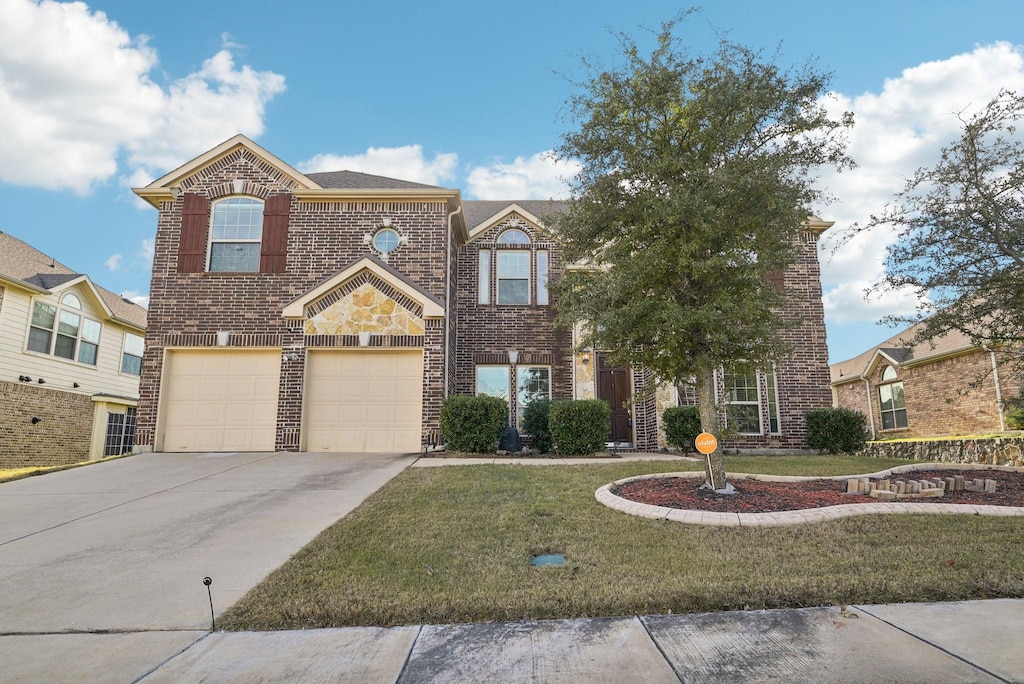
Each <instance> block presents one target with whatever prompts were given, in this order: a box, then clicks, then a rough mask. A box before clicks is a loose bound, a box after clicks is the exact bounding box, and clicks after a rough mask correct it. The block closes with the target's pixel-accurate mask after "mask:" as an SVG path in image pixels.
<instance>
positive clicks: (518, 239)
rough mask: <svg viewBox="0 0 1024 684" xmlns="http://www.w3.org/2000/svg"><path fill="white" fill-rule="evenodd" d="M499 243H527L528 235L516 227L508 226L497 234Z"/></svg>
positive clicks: (528, 241) (528, 242) (528, 240)
mask: <svg viewBox="0 0 1024 684" xmlns="http://www.w3.org/2000/svg"><path fill="white" fill-rule="evenodd" d="M498 244H499V245H528V244H530V236H529V235H527V234H526V233H525V232H523V231H521V230H519V229H518V228H509V229H508V230H506V231H505V232H504V233H502V234H501V235H499V236H498Z"/></svg>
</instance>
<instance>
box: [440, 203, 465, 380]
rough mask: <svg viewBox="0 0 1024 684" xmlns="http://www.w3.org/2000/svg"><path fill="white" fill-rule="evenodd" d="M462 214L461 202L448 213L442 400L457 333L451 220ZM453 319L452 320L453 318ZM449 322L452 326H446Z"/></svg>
mask: <svg viewBox="0 0 1024 684" xmlns="http://www.w3.org/2000/svg"><path fill="white" fill-rule="evenodd" d="M461 212H462V202H459V207H458V209H455V210H454V211H451V212H448V245H447V247H446V253H445V258H446V259H447V261H448V269H447V271H448V272H447V273H446V274H445V281H444V306H445V323H446V325H445V326H444V392H443V393H442V398H443V399H447V398H448V382H449V379H450V377H451V376H449V374H448V372H449V364H450V363H451V361H450V358H451V339H452V335H453V334H455V332H457V331H458V317H457V316H456V312H455V307H454V306H452V271H453V264H452V219H453V218H454V217H455V215H456V214H458V213H461ZM453 317H454V318H453ZM449 321H450V322H451V324H452V325H447V324H448V323H449Z"/></svg>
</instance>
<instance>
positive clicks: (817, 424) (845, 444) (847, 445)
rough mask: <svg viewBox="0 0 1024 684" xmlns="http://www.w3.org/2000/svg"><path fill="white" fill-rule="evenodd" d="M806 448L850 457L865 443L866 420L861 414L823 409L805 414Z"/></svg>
mask: <svg viewBox="0 0 1024 684" xmlns="http://www.w3.org/2000/svg"><path fill="white" fill-rule="evenodd" d="M805 415H806V419H807V446H809V447H811V448H812V449H821V450H823V451H827V452H828V453H830V454H852V453H856V452H858V451H863V450H864V447H865V445H866V444H867V430H868V419H867V416H865V415H864V414H863V413H861V412H860V411H854V410H852V409H846V408H824V409H815V410H813V411H808V412H807V413H806V414H805Z"/></svg>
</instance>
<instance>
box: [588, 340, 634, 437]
mask: <svg viewBox="0 0 1024 684" xmlns="http://www.w3.org/2000/svg"><path fill="white" fill-rule="evenodd" d="M596 357H597V398H598V399H604V400H605V401H606V402H608V406H610V407H611V409H612V424H611V432H610V433H609V434H608V441H609V442H632V441H633V428H632V426H631V425H630V420H629V419H630V416H629V410H628V409H627V408H626V406H627V404H628V402H629V399H630V397H632V396H633V385H632V383H631V382H630V378H629V367H627V366H608V365H606V364H605V361H606V359H605V355H604V354H596Z"/></svg>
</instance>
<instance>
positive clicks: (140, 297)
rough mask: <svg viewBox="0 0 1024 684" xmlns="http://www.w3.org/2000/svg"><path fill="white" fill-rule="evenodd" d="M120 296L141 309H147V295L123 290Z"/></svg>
mask: <svg viewBox="0 0 1024 684" xmlns="http://www.w3.org/2000/svg"><path fill="white" fill-rule="evenodd" d="M121 296H122V297H124V298H125V299H127V300H128V301H130V302H135V303H136V304H138V305H139V306H141V307H142V308H143V309H148V308H149V295H144V294H140V293H139V292H136V291H135V290H125V291H124V292H122V293H121Z"/></svg>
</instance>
